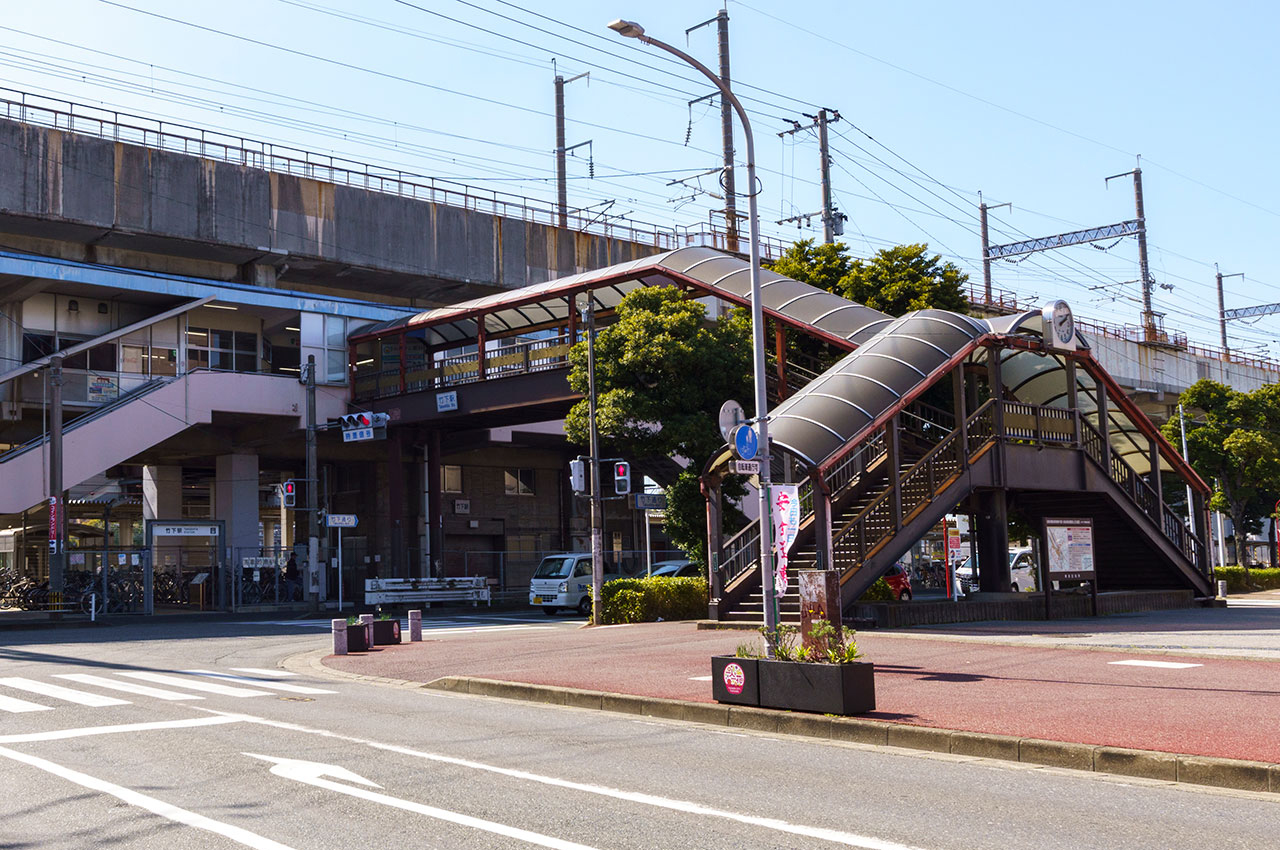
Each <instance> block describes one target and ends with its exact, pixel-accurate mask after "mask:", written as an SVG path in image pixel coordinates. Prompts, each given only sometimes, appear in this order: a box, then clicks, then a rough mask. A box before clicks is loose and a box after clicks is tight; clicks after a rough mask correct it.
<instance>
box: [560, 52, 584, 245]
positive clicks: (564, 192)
mask: <svg viewBox="0 0 1280 850" xmlns="http://www.w3.org/2000/svg"><path fill="white" fill-rule="evenodd" d="M587 76H590V73H584V74H579V75H578V76H576V77H570V78H569V79H567V80H566V79H565V78H564V77H562V76H560V75H559V74H556V203H557V211H558V213H559V216H560V226H561V227H568V226H569V178H568V177H567V176H566V174H565V155H566V154H567V153H568V152H569V149H568V148H566V147H565V146H564V85H565V83H571V82H573V81H574V80H580V79H582V78H583V77H587ZM583 144H587V143H586V142H584V143H583ZM581 146H582V145H574V147H575V148H577V147H581Z"/></svg>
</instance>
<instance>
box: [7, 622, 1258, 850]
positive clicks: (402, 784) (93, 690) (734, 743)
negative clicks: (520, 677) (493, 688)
mask: <svg viewBox="0 0 1280 850" xmlns="http://www.w3.org/2000/svg"><path fill="white" fill-rule="evenodd" d="M498 617H501V619H500V618H498ZM498 617H494V618H490V617H486V616H483V615H481V616H476V617H462V618H455V620H454V621H452V622H450V623H449V624H448V626H447V628H448V629H449V630H450V631H449V635H450V636H449V639H448V641H441V642H440V644H439V646H442V647H444V646H449V645H454V644H455V643H456V642H459V641H466V640H467V639H468V638H467V635H468V634H474V635H490V636H492V635H495V634H501V633H504V632H505V633H509V637H510V641H511V645H512V647H519V646H520V645H521V643H522V642H523V641H524V639H525V638H526V637H527V636H528V635H529V634H531V633H533V634H538V633H542V632H541V629H542V627H550V628H552V629H571V628H574V627H575V625H576V624H575V623H573V622H569V621H556V620H546V618H541V617H539V619H537V620H535V619H532V618H527V619H525V618H521V617H518V616H516V617H511V616H510V615H498ZM429 625H430V624H429ZM437 625H439V624H437ZM534 626H537V627H538V631H533V632H531V629H533V627H534ZM477 630H483V631H477ZM492 630H496V631H492ZM492 639H493V638H492V637H489V638H488V640H490V641H491V640H492ZM3 640H4V646H3V647H2V648H0V698H2V699H0V847H3V848H27V847H40V848H83V847H89V846H94V847H98V846H118V847H127V848H157V850H159V848H165V850H172V848H173V847H175V846H181V847H182V848H183V850H189V849H191V848H206V847H208V848H214V847H217V848H226V847H237V846H247V847H254V848H279V847H288V848H298V850H302V849H303V848H307V850H311V849H312V848H339V847H342V848H349V847H352V846H372V847H387V846H396V845H399V846H410V847H439V848H493V847H499V848H507V847H536V846H543V847H555V848H573V847H591V848H742V847H752V848H755V847H762V848H764V847H767V848H773V847H796V848H809V847H815V848H816V847H836V846H849V847H865V848H877V850H898V848H921V850H926V849H927V850H951V849H952V848H956V850H959V848H965V850H969V849H970V848H975V849H976V850H981V849H982V848H999V850H1008V848H1011V847H1016V848H1072V850H1076V849H1077V848H1106V849H1107V850H1112V849H1113V848H1120V847H1123V848H1159V850H1165V848H1170V847H1196V848H1214V850H1218V849H1219V848H1270V847H1273V846H1274V844H1275V835H1276V828H1277V825H1280V799H1277V798H1276V797H1275V796H1274V795H1257V794H1247V793H1241V792H1230V791H1222V790H1217V789H1209V788H1202V787H1194V786H1179V785H1168V784H1162V783H1152V782H1144V781H1141V780H1131V779H1130V780H1121V779H1117V778H1114V777H1106V776H1101V775H1095V774H1083V773H1077V772H1073V771H1065V770H1055V769H1049V768H1039V767H1031V766H1028V765H1021V764H1016V763H1009V762H997V761H987V760H983V759H974V758H960V757H953V756H941V755H933V754H928V753H922V752H915V751H902V750H892V749H887V748H872V747H866V746H860V745H853V744H841V743H833V742H829V741H815V740H811V739H801V738H789V737H787V736H781V735H766V734H752V733H745V732H740V731H737V730H725V729H722V728H712V727H704V726H700V725H696V724H682V723H677V722H666V721H661V720H653V719H643V720H642V719H637V718H633V717H628V716H623V715H613V714H608V713H602V712H592V711H587V710H579V709H567V708H557V707H551V706H542V705H533V704H525V703H514V702H508V701H502V700H495V699H486V698H481V697H471V696H461V695H454V694H444V693H438V692H432V691H424V690H421V689H409V688H394V687H387V686H381V685H375V684H370V683H366V682H359V681H352V680H332V679H327V678H324V677H322V676H321V675H318V674H317V675H308V674H305V673H303V674H297V673H295V674H294V675H286V673H288V672H290V671H287V670H285V669H283V668H282V667H280V662H281V661H282V660H283V659H284V658H286V657H288V656H291V655H294V654H296V653H300V652H305V651H311V650H317V649H322V648H323V647H324V646H325V642H326V640H327V638H326V636H325V635H323V634H322V633H317V632H316V631H314V630H313V629H309V628H307V627H299V626H292V625H272V624H235V623H202V624H192V625H187V624H174V623H148V624H143V625H138V626H124V627H115V628H110V629H96V630H76V631H57V632H50V631H43V632H7V633H5V634H4V635H3ZM189 671H205V672H203V673H193V672H189ZM131 674H138V675H131ZM69 676H72V677H76V678H68V677H69ZM85 676H88V677H96V678H88V679H86V678H83V677H85ZM157 677H163V678H157ZM228 677H235V678H228ZM245 679H247V680H249V681H242V680H245ZM104 682H106V683H107V684H103V683H104ZM108 684H109V685H111V687H108V686H107V685H108ZM138 685H142V686H144V687H147V688H151V689H152V690H150V691H139V690H137V686H138ZM211 685H212V686H217V687H221V688H233V689H235V690H234V691H223V692H220V693H214V692H210V691H209V690H196V688H197V687H201V688H208V687H209V686H211ZM50 686H54V687H55V688H65V689H69V690H66V691H59V690H54V689H52V688H51V687H50ZM284 688H289V689H288V690H286V689H284ZM299 688H301V689H304V690H298V689H299ZM245 692H248V693H245ZM162 695H164V696H162ZM196 697H199V698H198V699H197V698H196ZM86 702H87V703H94V704H84V703H86ZM20 703H25V704H26V706H28V708H27V710H15V709H20V708H22V707H23V706H22V705H21V704H20Z"/></svg>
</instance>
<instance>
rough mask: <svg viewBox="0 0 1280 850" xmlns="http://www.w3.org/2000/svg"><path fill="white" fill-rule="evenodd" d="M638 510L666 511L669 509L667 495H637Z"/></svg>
mask: <svg viewBox="0 0 1280 850" xmlns="http://www.w3.org/2000/svg"><path fill="white" fill-rule="evenodd" d="M635 495H636V510H638V511H665V510H666V509H667V494H666V493H636V494H635Z"/></svg>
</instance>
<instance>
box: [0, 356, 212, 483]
mask: <svg viewBox="0 0 1280 850" xmlns="http://www.w3.org/2000/svg"><path fill="white" fill-rule="evenodd" d="M193 371H195V370H193ZM179 377H182V376H179V375H165V376H163V377H159V378H152V379H151V380H150V381H147V382H146V383H143V384H139V385H138V386H136V387H134V388H133V389H131V390H129V391H128V392H125V393H121V394H120V395H118V396H116V397H115V398H113V399H112V400H111V401H109V402H107V403H105V404H102V405H99V406H98V407H95V408H94V409H93V410H91V411H89V412H88V413H86V414H84V415H83V416H79V417H77V418H75V419H73V420H72V421H70V422H68V423H67V424H65V425H63V426H62V433H64V434H65V433H67V432H68V431H74V430H75V429H76V428H79V427H80V426H81V425H88V424H89V423H90V422H93V421H94V420H95V419H100V418H101V417H103V416H106V415H107V414H108V413H110V412H111V411H113V410H115V409H117V408H118V407H120V406H121V405H123V404H128V403H129V402H131V401H133V400H135V399H137V398H139V397H141V396H144V395H147V394H148V393H151V392H153V391H154V390H158V389H160V387H163V386H165V385H166V384H170V383H172V382H174V381H176V380H178V378H179ZM48 439H49V435H48V433H47V432H46V433H41V434H40V435H39V436H36V437H32V438H31V439H30V440H27V441H26V442H25V443H23V444H21V445H19V446H15V447H13V448H12V449H10V450H9V451H7V452H5V453H4V454H0V463H3V462H4V461H7V460H12V459H13V458H15V457H19V456H21V455H24V454H26V453H27V452H29V451H33V450H34V449H37V448H39V447H40V446H42V445H44V443H45V442H46V441H47V440H48Z"/></svg>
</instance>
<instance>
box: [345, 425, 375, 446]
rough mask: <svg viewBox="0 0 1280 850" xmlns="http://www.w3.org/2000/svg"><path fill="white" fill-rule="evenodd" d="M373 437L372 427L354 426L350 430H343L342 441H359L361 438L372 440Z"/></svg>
mask: <svg viewBox="0 0 1280 850" xmlns="http://www.w3.org/2000/svg"><path fill="white" fill-rule="evenodd" d="M372 439H373V429H372V428H352V429H351V430H350V431H343V432H342V442H344V443H358V442H360V441H361V440H372Z"/></svg>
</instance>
